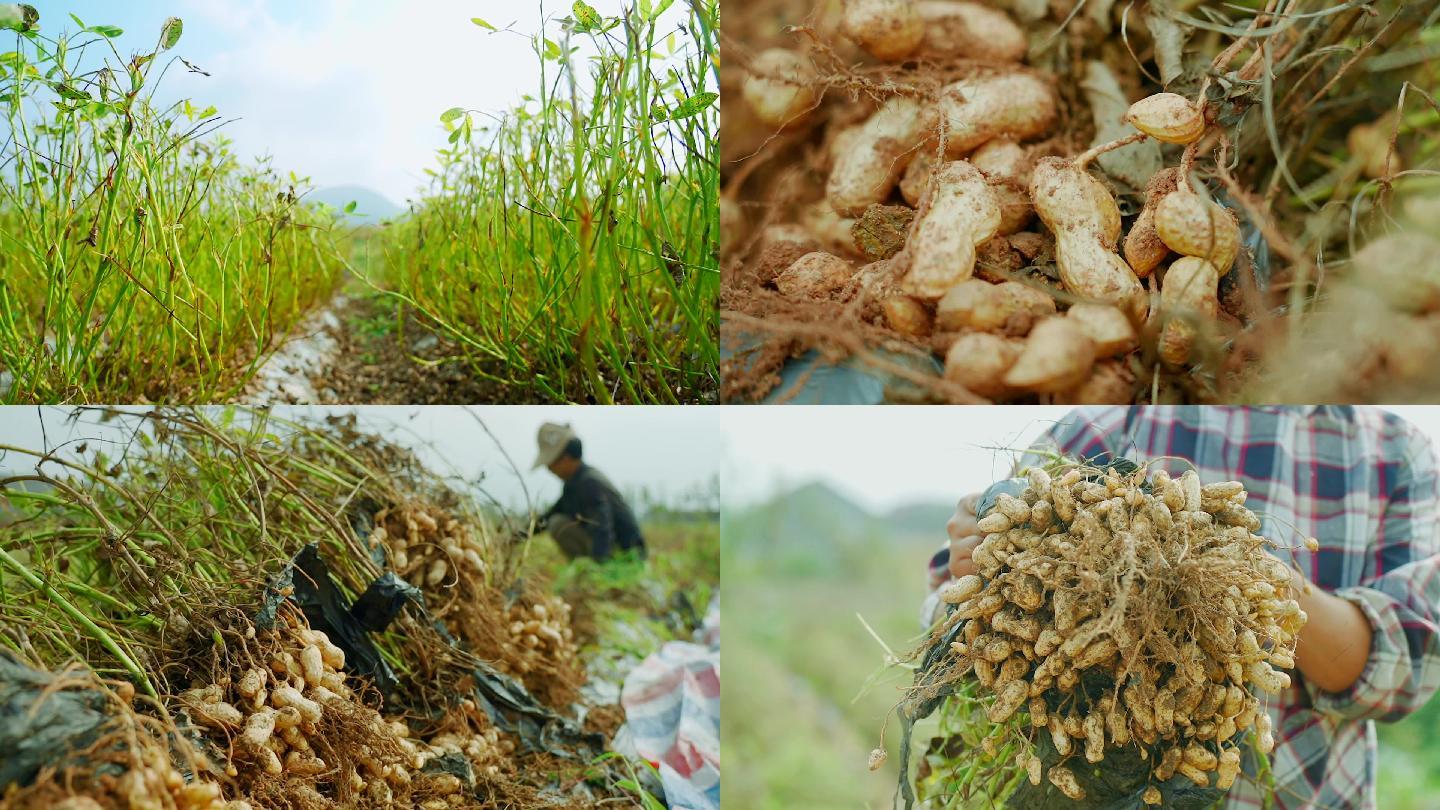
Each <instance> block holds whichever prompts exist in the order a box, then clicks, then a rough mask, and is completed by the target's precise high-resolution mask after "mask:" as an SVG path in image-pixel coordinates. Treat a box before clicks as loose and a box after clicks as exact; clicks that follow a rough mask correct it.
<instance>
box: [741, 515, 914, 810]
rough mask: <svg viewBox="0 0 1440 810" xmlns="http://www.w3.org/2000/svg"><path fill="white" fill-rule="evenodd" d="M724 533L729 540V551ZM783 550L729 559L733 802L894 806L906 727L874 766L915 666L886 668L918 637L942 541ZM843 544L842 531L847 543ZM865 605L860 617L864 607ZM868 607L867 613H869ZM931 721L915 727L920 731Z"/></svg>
mask: <svg viewBox="0 0 1440 810" xmlns="http://www.w3.org/2000/svg"><path fill="white" fill-rule="evenodd" d="M732 542H733V541H732V540H731V539H730V538H729V536H728V535H727V538H726V542H725V550H726V551H727V553H728V551H729V550H730V549H732V548H733V547H734V546H732ZM794 542H795V541H794V540H793V539H792V540H788V541H787V540H786V539H784V538H775V541H774V542H773V544H772V545H773V548H774V554H772V555H767V556H766V557H765V558H764V559H761V560H758V561H757V560H753V559H746V558H743V557H741V556H740V555H735V554H731V555H728V556H726V557H725V558H724V560H723V564H724V577H725V596H724V606H723V608H722V610H723V611H724V614H725V621H726V623H727V625H728V627H729V628H730V629H729V631H728V636H727V641H726V644H727V645H728V647H729V649H728V652H727V653H726V656H725V657H726V659H727V660H731V661H735V662H736V664H734V665H732V666H731V667H730V668H729V671H728V673H727V675H728V679H727V680H725V681H724V682H723V686H722V688H723V694H722V698H721V700H722V702H723V704H724V706H725V711H724V713H723V715H722V728H721V738H722V739H723V740H725V748H726V752H727V755H728V757H729V760H730V763H731V767H730V769H729V771H728V773H727V777H726V780H727V786H726V789H727V790H729V791H730V793H729V799H727V802H728V801H729V800H733V799H736V797H737V796H739V797H743V798H742V800H739V801H738V805H739V806H745V807H752V806H753V807H777V808H778V807H817V808H818V807H874V808H879V807H888V806H890V798H891V796H892V794H893V793H894V791H895V787H896V780H897V772H896V770H895V764H894V762H895V757H894V756H893V755H894V753H895V752H896V751H897V750H898V748H897V746H898V743H899V728H898V726H897V725H896V724H895V723H894V722H891V723H890V724H889V727H888V728H886V729H885V740H886V744H887V748H888V750H889V751H890V752H891V754H892V757H891V759H890V760H889V761H888V762H887V763H886V764H885V766H884V767H882V768H881V769H880V770H879V771H878V772H875V773H871V772H870V771H868V770H867V769H866V757H867V755H868V754H869V752H870V749H872V748H874V747H875V746H876V745H878V744H879V742H880V740H881V731H882V728H884V727H885V724H886V718H887V716H888V715H889V712H890V710H891V709H892V708H893V707H894V706H895V704H896V703H897V702H898V700H899V698H900V691H899V690H900V689H901V688H902V687H903V686H905V685H908V683H909V680H910V678H909V675H908V672H906V671H903V670H899V669H896V668H887V667H886V666H885V657H886V651H885V649H884V648H883V647H882V646H881V645H880V644H879V643H878V642H877V641H876V640H875V639H874V638H873V637H872V636H871V634H870V632H869V631H868V630H867V629H866V627H865V624H869V626H870V627H871V628H872V629H873V630H874V631H875V633H876V634H877V635H879V636H880V638H881V639H882V640H883V641H884V642H885V644H887V645H888V646H889V647H890V648H891V649H892V650H893V651H894V652H896V653H900V654H903V653H904V652H907V651H908V650H909V649H910V648H911V647H912V646H913V645H914V644H915V643H917V642H918V641H919V605H920V601H921V600H922V599H923V598H924V595H925V592H924V581H923V574H924V563H925V559H926V557H927V556H928V555H929V553H930V552H932V551H933V550H934V549H933V548H930V547H929V546H928V545H927V544H924V543H899V542H895V541H894V539H893V538H887V537H883V536H873V537H870V538H869V539H868V540H867V542H865V543H863V544H851V545H854V546H861V545H863V547H864V548H866V549H868V552H869V553H868V554H867V555H866V557H865V559H864V560H861V559H859V555H857V554H847V555H845V556H847V557H850V558H851V559H846V560H842V561H839V562H838V564H834V565H818V564H817V565H814V566H811V571H810V572H809V573H797V572H799V571H801V570H802V567H801V566H798V565H794V564H784V561H783V560H781V559H780V558H782V557H783V555H784V549H785V546H786V545H787V543H794ZM841 545H842V543H840V542H839V541H838V540H836V541H835V546H836V548H837V551H838V549H839V548H840V546H841ZM857 615H858V617H857ZM859 617H863V619H864V623H862V622H861V620H860V618H859ZM923 736H924V731H919V732H917V739H918V738H921V737H923Z"/></svg>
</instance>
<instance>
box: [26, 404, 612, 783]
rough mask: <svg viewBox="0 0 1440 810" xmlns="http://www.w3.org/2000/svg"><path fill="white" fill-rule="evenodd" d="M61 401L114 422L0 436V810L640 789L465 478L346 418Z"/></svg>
mask: <svg viewBox="0 0 1440 810" xmlns="http://www.w3.org/2000/svg"><path fill="white" fill-rule="evenodd" d="M71 418H77V419H79V418H85V419H98V420H100V421H103V422H107V423H111V424H110V425H109V430H108V433H109V435H111V436H117V435H118V436H122V437H124V438H122V440H120V441H116V440H114V439H113V438H111V439H103V440H102V439H91V440H89V441H88V442H85V443H80V442H71V443H69V444H67V445H65V446H64V447H58V448H57V447H39V448H25V447H11V446H3V445H0V455H3V460H4V462H5V465H6V468H7V469H9V470H11V471H12V472H11V473H7V474H4V475H0V808H4V809H5V810H20V809H21V808H37V807H63V808H68V810H95V809H96V808H105V810H110V809H111V808H117V809H119V810H156V809H157V808H165V809H166V810H169V809H170V808H206V809H207V810H247V809H249V808H253V809H254V810H259V809H260V808H293V809H294V810H324V809H325V808H342V807H343V808H370V807H373V808H389V807H407V808H408V807H418V808H425V809H426V810H440V809H441V808H451V807H516V808H526V807H541V806H543V807H593V806H596V805H597V804H602V803H606V802H607V801H619V802H623V803H630V802H634V801H635V800H636V799H637V792H636V790H637V787H636V785H637V781H636V774H635V770H634V769H633V768H632V767H630V766H629V765H628V764H627V762H626V761H625V760H624V759H621V758H618V757H613V756H611V757H604V758H603V759H602V758H601V756H602V754H603V753H604V751H605V750H606V746H607V745H608V740H607V739H606V738H605V736H604V734H602V733H598V732H600V731H604V732H606V733H608V732H613V731H614V729H615V726H617V725H618V723H617V722H614V720H613V718H614V717H615V716H616V715H617V714H622V712H621V709H620V708H619V707H618V706H612V705H595V706H590V705H588V704H587V701H585V700H584V699H583V698H582V697H581V696H580V692H579V688H580V686H581V685H582V684H584V683H585V681H586V673H585V668H584V664H583V661H582V658H581V656H580V651H579V649H578V646H577V644H576V642H575V641H574V638H575V632H574V630H573V629H572V627H571V625H570V609H569V606H568V605H566V604H565V603H564V602H563V601H561V600H559V599H557V598H556V597H554V596H552V595H549V594H548V593H546V591H547V590H548V588H549V585H548V583H547V582H546V581H545V579H544V576H545V575H544V574H543V572H541V571H540V570H538V569H533V570H532V569H531V568H526V567H524V562H525V556H526V554H527V553H528V551H529V546H528V544H527V543H525V542H523V541H521V542H512V541H511V540H510V539H509V538H512V537H515V536H517V535H528V531H521V530H522V529H523V527H520V526H512V525H507V522H508V521H510V520H512V519H513V518H511V517H509V516H507V515H506V514H505V513H503V512H501V511H499V510H498V508H492V507H491V506H489V505H487V504H485V503H483V502H482V501H481V499H480V497H478V496H477V495H476V494H475V493H474V492H473V491H467V490H466V489H457V488H453V487H452V486H451V484H450V483H449V482H448V481H447V480H446V479H444V478H441V477H439V476H437V475H435V474H434V473H432V472H430V471H429V470H428V469H426V468H425V467H424V466H423V465H421V464H420V463H419V462H418V461H417V459H416V457H415V456H414V455H413V454H412V453H411V452H410V451H408V450H405V449H403V448H400V447H398V446H396V445H392V444H390V443H387V442H386V441H384V440H382V439H380V438H378V437H376V436H373V435H370V434H367V433H364V432H362V431H360V430H358V429H357V428H356V426H355V423H354V417H353V416H351V417H346V418H338V417H337V418H332V419H330V420H328V421H325V422H305V423H299V422H293V421H288V420H286V419H284V418H282V417H281V416H278V415H275V414H272V413H269V412H267V411H247V410H238V409H233V408H224V409H219V408H217V409H175V410H170V409H162V410H151V411H145V412H133V411H132V412H117V411H110V410H101V409H76V410H75V411H72V415H71ZM65 707H73V708H65ZM592 708H593V709H596V710H597V711H596V712H594V713H592V714H593V715H594V716H597V717H602V718H610V719H609V720H605V722H606V723H607V724H608V727H607V728H604V729H597V728H595V727H594V726H593V725H591V723H592V721H593V717H582V714H583V713H584V712H586V711H588V710H589V709H592ZM622 716H623V715H622ZM27 723H31V724H33V726H27V725H26V724H27Z"/></svg>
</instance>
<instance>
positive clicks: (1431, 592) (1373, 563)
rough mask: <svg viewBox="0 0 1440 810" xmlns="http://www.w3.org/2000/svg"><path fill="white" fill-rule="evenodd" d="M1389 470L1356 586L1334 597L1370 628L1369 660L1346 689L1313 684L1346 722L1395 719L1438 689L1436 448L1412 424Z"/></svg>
mask: <svg viewBox="0 0 1440 810" xmlns="http://www.w3.org/2000/svg"><path fill="white" fill-rule="evenodd" d="M1403 446H1404V451H1403V454H1397V457H1396V458H1394V459H1385V460H1383V461H1382V462H1381V463H1382V464H1386V465H1387V466H1389V467H1390V468H1391V470H1393V476H1394V479H1393V480H1394V486H1392V487H1390V488H1389V491H1388V493H1386V494H1387V496H1388V497H1387V503H1386V505H1385V508H1384V511H1383V513H1382V518H1381V521H1380V531H1379V536H1378V537H1377V538H1376V539H1375V542H1374V543H1373V544H1372V545H1371V546H1370V548H1369V552H1368V554H1367V557H1368V559H1367V560H1366V562H1365V573H1364V576H1363V578H1362V579H1361V584H1360V585H1358V586H1356V587H1350V588H1342V589H1340V590H1337V591H1335V595H1336V596H1339V597H1341V598H1344V599H1347V600H1349V601H1351V602H1353V603H1354V604H1356V605H1358V606H1359V607H1360V609H1361V610H1362V611H1363V612H1364V614H1365V617H1366V618H1367V619H1368V620H1369V621H1370V626H1371V628H1372V629H1373V631H1374V634H1373V636H1372V640H1371V650H1370V659H1369V661H1368V662H1367V663H1366V665H1365V669H1364V671H1363V672H1362V673H1361V675H1360V678H1359V679H1358V680H1357V681H1356V682H1355V684H1354V685H1353V686H1351V687H1350V688H1349V689H1347V690H1345V691H1343V692H1338V693H1326V692H1322V691H1320V690H1319V689H1318V688H1316V687H1314V686H1311V687H1310V689H1311V690H1312V692H1313V698H1314V700H1315V706H1316V708H1317V709H1320V710H1321V711H1325V712H1327V713H1330V714H1333V715H1336V716H1339V717H1343V718H1349V719H1367V720H1384V721H1393V720H1398V719H1400V718H1402V717H1404V716H1406V715H1407V714H1409V713H1411V712H1413V711H1415V710H1416V709H1418V708H1420V707H1421V706H1423V705H1424V704H1425V701H1426V700H1428V699H1429V698H1430V696H1431V695H1433V694H1434V693H1435V691H1436V688H1437V686H1440V490H1437V477H1436V460H1435V450H1434V447H1433V446H1432V445H1431V443H1430V441H1429V439H1428V438H1426V437H1425V436H1424V435H1423V434H1421V433H1419V432H1418V431H1415V430H1413V429H1411V430H1409V431H1408V436H1407V437H1406V439H1405V440H1404V443H1403Z"/></svg>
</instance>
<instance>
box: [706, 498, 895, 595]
mask: <svg viewBox="0 0 1440 810" xmlns="http://www.w3.org/2000/svg"><path fill="white" fill-rule="evenodd" d="M720 532H721V536H722V537H724V538H725V545H726V546H728V547H729V550H730V551H731V552H733V553H738V554H740V555H742V556H745V557H750V558H756V559H759V558H764V559H765V560H767V561H769V563H770V564H773V565H775V566H777V567H785V568H788V569H790V570H793V571H795V572H796V573H800V572H803V571H816V570H830V569H832V568H834V567H835V566H839V565H844V564H846V560H847V558H850V557H851V556H852V555H851V553H852V552H855V551H857V550H859V549H862V548H864V547H866V546H869V545H870V544H871V543H873V542H874V541H875V540H876V539H885V538H886V537H887V536H888V535H890V534H891V532H890V531H889V530H888V529H887V528H886V526H885V523H884V521H882V520H880V519H878V518H876V517H875V516H874V515H871V514H870V513H869V512H867V511H866V510H865V509H864V508H863V507H861V506H860V505H858V504H856V503H855V502H854V501H852V500H850V499H849V498H847V497H846V496H845V495H843V494H842V493H840V492H838V491H836V490H835V489H833V488H831V487H829V486H827V485H825V484H822V483H818V482H815V483H808V484H804V485H802V486H799V487H797V488H795V489H793V490H790V491H789V492H786V493H784V494H781V495H777V496H776V497H774V498H772V499H771V500H769V501H767V502H765V503H762V504H759V505H756V506H752V507H749V508H746V509H741V510H727V511H725V512H724V513H723V514H722V515H721V528H720Z"/></svg>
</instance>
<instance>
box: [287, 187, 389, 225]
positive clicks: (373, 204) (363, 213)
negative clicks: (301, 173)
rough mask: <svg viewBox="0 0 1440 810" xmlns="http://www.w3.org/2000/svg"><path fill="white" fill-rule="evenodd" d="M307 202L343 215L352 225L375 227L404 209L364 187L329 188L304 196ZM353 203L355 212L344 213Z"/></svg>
mask: <svg viewBox="0 0 1440 810" xmlns="http://www.w3.org/2000/svg"><path fill="white" fill-rule="evenodd" d="M305 200H306V201H307V202H321V203H325V204H326V205H328V206H330V207H331V208H334V209H335V210H337V211H339V212H340V213H341V214H342V215H344V217H345V219H346V220H347V221H349V222H350V224H352V225H363V224H370V225H377V224H379V222H380V220H382V219H394V218H395V217H398V216H400V215H401V214H403V213H405V209H404V208H401V207H400V206H398V205H396V204H395V203H393V202H391V201H390V200H389V198H387V197H385V196H384V195H383V194H381V193H380V192H378V191H375V190H373V189H368V188H365V187H364V186H331V187H329V188H322V189H317V190H315V191H313V192H311V193H310V194H308V195H306V197H305ZM352 202H353V203H355V204H356V205H355V212H354V213H351V214H346V213H345V206H347V205H349V204H350V203H352Z"/></svg>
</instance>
